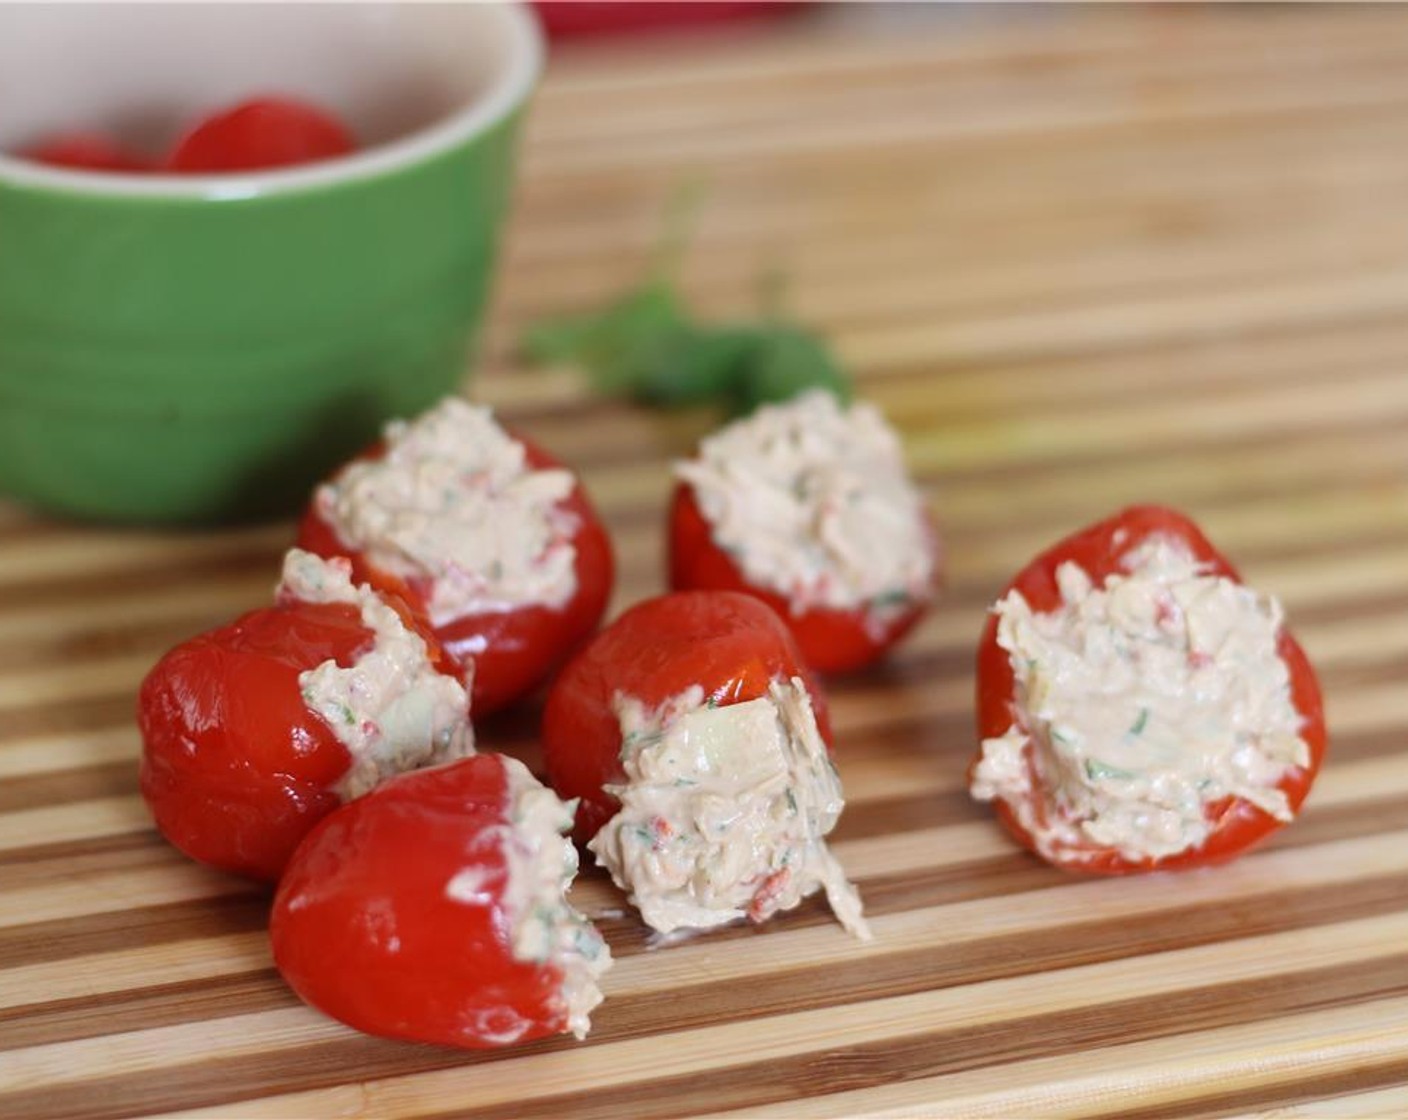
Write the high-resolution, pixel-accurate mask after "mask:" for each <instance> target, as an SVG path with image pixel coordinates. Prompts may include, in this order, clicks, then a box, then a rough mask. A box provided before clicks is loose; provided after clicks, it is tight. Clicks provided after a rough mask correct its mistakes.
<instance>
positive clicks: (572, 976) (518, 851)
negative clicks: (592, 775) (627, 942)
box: [445, 757, 611, 1042]
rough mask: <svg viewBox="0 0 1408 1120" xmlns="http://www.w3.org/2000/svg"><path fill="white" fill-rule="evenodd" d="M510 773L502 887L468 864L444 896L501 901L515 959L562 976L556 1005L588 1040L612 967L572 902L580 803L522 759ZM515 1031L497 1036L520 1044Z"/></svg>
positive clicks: (511, 762)
mask: <svg viewBox="0 0 1408 1120" xmlns="http://www.w3.org/2000/svg"><path fill="white" fill-rule="evenodd" d="M502 762H503V765H504V771H505V774H506V776H507V778H508V798H507V804H506V806H505V823H504V824H503V826H502V827H501V828H500V829H499V830H498V839H499V842H500V846H501V850H502V852H503V857H504V878H503V881H502V886H501V890H499V891H496V890H495V884H494V883H493V882H491V875H490V873H489V872H486V871H485V870H483V869H482V868H477V867H467V868H465V869H464V870H463V871H461V872H459V873H458V874H457V875H455V876H454V878H452V879H451V880H450V881H449V883H447V884H446V886H445V895H446V897H447V898H450V899H452V900H453V901H455V902H460V903H463V904H464V905H466V906H494V905H499V906H501V907H502V911H503V914H504V917H505V919H506V920H507V923H508V942H509V949H510V951H511V952H512V954H513V956H514V959H516V960H520V961H529V962H532V963H534V964H541V965H547V966H549V967H551V968H553V969H555V970H557V971H558V972H559V973H560V974H561V977H562V980H561V983H560V984H559V986H558V991H557V994H556V997H555V998H556V1008H555V1010H557V1011H558V1012H559V1013H560V1014H561V1016H562V1018H563V1021H564V1023H565V1024H566V1027H567V1029H568V1030H570V1031H571V1032H572V1033H573V1034H574V1035H576V1036H577V1037H578V1038H585V1037H586V1035H587V1031H588V1030H589V1029H590V1027H591V1022H590V1018H589V1016H590V1013H591V1011H592V1009H593V1008H595V1007H596V1006H597V1004H599V1003H600V1002H601V999H602V995H601V989H600V988H599V987H598V985H597V981H598V980H599V979H600V978H601V976H602V974H603V973H605V972H606V970H607V969H608V968H610V967H611V950H610V949H609V948H608V947H607V945H606V942H605V941H603V940H602V938H601V935H600V934H599V933H598V932H597V931H596V929H595V928H594V927H593V926H592V924H591V923H590V922H589V921H587V919H586V918H585V917H583V916H582V914H581V913H579V912H578V911H577V910H576V908H574V907H573V906H572V905H571V904H570V903H569V902H568V901H567V899H566V894H567V891H568V889H569V888H570V887H571V885H572V880H573V879H574V878H575V877H576V874H577V849H576V848H575V847H573V845H572V842H571V841H570V840H569V839H567V838H566V837H565V836H563V833H565V832H567V831H568V830H569V829H571V827H572V820H573V810H574V809H575V807H576V802H575V801H570V802H565V803H564V802H562V801H560V800H558V798H557V796H556V795H555V794H554V793H553V792H552V790H550V789H546V788H544V787H543V785H542V784H541V783H540V782H539V781H538V780H537V779H536V778H534V777H533V775H532V774H530V773H529V772H528V768H527V767H526V766H524V765H523V764H522V763H521V762H519V761H518V760H517V759H513V758H508V757H504V758H503V759H502ZM528 1026H529V1024H528V1023H527V1022H526V1021H524V1020H519V1021H518V1023H517V1025H516V1027H515V1028H514V1029H516V1031H517V1033H516V1034H514V1035H513V1036H512V1037H504V1034H505V1031H506V1030H507V1029H508V1028H507V1027H506V1028H505V1030H501V1031H499V1032H497V1033H496V1036H495V1040H497V1041H503V1042H516V1041H517V1040H518V1038H519V1037H521V1036H522V1034H523V1033H524V1032H525V1031H526V1030H527V1029H528Z"/></svg>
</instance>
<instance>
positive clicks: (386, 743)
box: [275, 548, 474, 801]
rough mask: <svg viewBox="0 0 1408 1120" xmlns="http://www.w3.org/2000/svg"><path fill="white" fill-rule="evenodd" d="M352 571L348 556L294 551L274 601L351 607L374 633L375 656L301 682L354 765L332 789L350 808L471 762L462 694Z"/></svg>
mask: <svg viewBox="0 0 1408 1120" xmlns="http://www.w3.org/2000/svg"><path fill="white" fill-rule="evenodd" d="M351 572H352V565H351V563H350V562H349V561H348V560H347V559H345V558H344V557H337V558H336V559H333V560H325V559H323V558H322V557H321V556H316V555H314V554H313V553H311V552H304V551H302V550H301V549H297V548H294V549H290V550H289V552H288V554H287V555H286V556H285V557H284V569H283V578H282V580H281V581H280V583H279V586H278V589H277V591H276V592H275V595H276V598H277V599H278V601H280V602H287V601H288V600H291V599H295V600H299V601H301V602H304V603H348V604H351V605H352V606H355V607H356V608H357V609H358V611H359V612H360V613H361V618H362V625H364V626H365V627H366V628H367V629H368V630H370V631H371V632H372V636H373V639H374V641H373V644H372V646H371V648H370V649H368V650H367V652H366V653H364V654H362V655H361V656H360V657H358V658H357V660H356V662H355V663H354V664H353V665H351V666H348V667H347V668H343V667H342V666H340V665H338V663H337V662H336V661H334V660H332V659H331V658H329V659H328V660H327V661H324V662H323V663H322V664H321V665H318V666H316V667H315V668H312V669H307V670H305V671H304V672H302V673H300V674H299V675H298V687H299V689H300V690H301V692H302V695H303V702H304V703H305V704H306V705H308V707H309V708H310V709H311V710H312V711H314V712H316V713H317V714H318V715H319V716H321V717H322V719H323V720H324V721H325V722H326V723H327V725H328V726H329V727H330V728H332V731H333V734H334V735H336V736H337V738H338V741H339V742H341V743H342V745H343V746H345V747H346V748H347V752H348V754H350V755H351V756H352V765H351V767H350V768H349V769H348V771H347V773H346V774H344V775H343V776H342V778H341V779H340V781H339V782H338V784H337V786H336V787H335V788H336V791H337V793H338V794H339V795H340V796H341V797H342V799H343V800H344V801H346V800H350V799H352V798H354V797H360V796H361V795H362V794H364V793H366V792H367V791H368V790H370V789H372V788H373V787H374V786H376V785H377V784H379V783H380V782H381V781H382V780H383V779H385V778H388V777H390V776H391V775H392V774H399V773H401V772H402V771H405V770H414V769H417V768H419V767H422V766H433V765H435V764H437V763H440V762H449V761H452V760H453V759H457V758H465V757H467V756H468V755H471V754H473V753H474V732H473V729H472V728H471V727H470V723H469V695H468V693H466V691H465V688H464V685H462V684H461V683H460V682H459V681H458V680H456V679H454V678H453V677H447V676H446V675H445V674H444V673H440V672H437V671H436V670H435V669H434V667H432V665H431V664H430V659H429V656H428V652H427V650H426V648H425V641H424V639H422V638H421V636H420V635H419V634H417V633H415V632H414V631H412V630H410V629H408V628H407V626H406V624H405V623H404V622H402V621H401V616H400V615H399V614H397V613H396V612H395V610H393V609H392V608H391V607H390V606H388V605H387V604H386V602H385V601H384V600H383V599H382V598H381V597H380V596H379V595H377V593H376V592H375V591H373V590H372V589H371V588H369V587H367V586H365V585H362V586H357V587H354V586H353V585H352V575H351Z"/></svg>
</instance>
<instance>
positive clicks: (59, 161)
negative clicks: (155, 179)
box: [18, 132, 156, 172]
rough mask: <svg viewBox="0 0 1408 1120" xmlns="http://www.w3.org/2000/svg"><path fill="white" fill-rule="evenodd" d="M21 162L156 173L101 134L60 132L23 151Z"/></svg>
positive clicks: (83, 169)
mask: <svg viewBox="0 0 1408 1120" xmlns="http://www.w3.org/2000/svg"><path fill="white" fill-rule="evenodd" d="M18 155H19V156H20V157H21V158H22V159H32V160H34V161H35V162H36V163H47V164H49V165H50V166H51V167H68V168H72V169H74V170H78V171H129V172H131V171H136V172H141V171H155V170H156V168H155V167H154V166H153V165H152V163H151V162H150V161H149V160H145V159H143V158H142V157H141V156H138V155H134V154H133V153H132V152H130V151H128V150H127V149H126V148H124V147H123V146H122V145H121V144H119V143H118V142H117V141H116V140H114V139H112V137H110V136H108V135H106V134H105V133H102V132H60V133H55V134H53V135H51V136H47V137H45V138H44V139H43V140H41V141H39V143H37V144H34V145H32V146H31V147H28V148H24V149H22V150H21V151H20V152H19V153H18Z"/></svg>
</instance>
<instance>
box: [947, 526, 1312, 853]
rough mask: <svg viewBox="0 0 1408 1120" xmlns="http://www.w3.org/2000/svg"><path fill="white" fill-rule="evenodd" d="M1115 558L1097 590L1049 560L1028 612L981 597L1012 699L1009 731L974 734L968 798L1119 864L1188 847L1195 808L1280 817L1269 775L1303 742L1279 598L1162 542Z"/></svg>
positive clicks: (1071, 849)
mask: <svg viewBox="0 0 1408 1120" xmlns="http://www.w3.org/2000/svg"><path fill="white" fill-rule="evenodd" d="M1121 564H1122V567H1123V568H1124V570H1125V573H1126V574H1122V575H1121V574H1116V575H1112V576H1110V577H1109V578H1108V579H1106V581H1105V583H1104V586H1103V587H1099V588H1097V587H1095V586H1094V585H1093V584H1092V581H1091V579H1090V577H1089V576H1088V575H1087V574H1086V572H1085V571H1084V570H1083V569H1082V568H1080V567H1079V566H1078V565H1076V564H1074V563H1069V562H1068V563H1065V564H1062V565H1061V566H1060V567H1059V568H1058V569H1057V573H1056V574H1057V583H1058V586H1059V588H1060V591H1061V598H1062V603H1061V606H1060V607H1059V608H1057V609H1056V610H1053V611H1050V612H1047V613H1042V614H1038V613H1034V612H1033V611H1032V609H1031V607H1030V606H1029V605H1028V603H1027V601H1026V600H1025V599H1024V598H1023V597H1022V595H1021V594H1020V593H1018V592H1016V591H1013V592H1012V593H1010V594H1009V595H1007V596H1006V597H1005V598H1004V599H1003V600H1002V601H1001V602H999V603H998V604H997V606H996V607H995V608H994V610H995V613H996V614H997V617H998V631H997V636H998V643H999V644H1000V645H1001V646H1002V648H1003V649H1005V650H1007V651H1008V653H1009V654H1010V656H1011V662H1012V669H1013V674H1014V676H1015V679H1016V704H1015V711H1014V712H1013V725H1012V727H1011V729H1010V730H1009V731H1008V732H1007V733H1006V734H1005V735H1003V736H1001V737H998V738H992V739H987V740H985V741H984V742H983V744H982V753H981V756H980V759H979V762H978V765H977V767H976V768H975V770H974V776H973V783H972V793H973V796H974V797H976V798H978V799H979V800H983V801H990V800H993V799H999V798H1000V799H1001V800H1003V801H1004V802H1006V804H1007V805H1008V807H1009V808H1010V809H1011V811H1012V812H1013V813H1014V815H1015V816H1016V817H1017V819H1018V821H1019V823H1020V824H1021V825H1022V827H1023V828H1025V829H1026V830H1027V831H1028V832H1029V833H1030V834H1031V835H1032V838H1033V840H1034V842H1035V843H1036V845H1037V847H1038V850H1039V851H1040V852H1041V853H1042V854H1043V855H1044V856H1046V858H1048V859H1051V860H1055V861H1060V862H1079V861H1080V860H1081V859H1082V858H1084V857H1085V856H1087V855H1088V854H1089V853H1090V849H1091V847H1092V846H1098V847H1101V848H1106V849H1111V848H1113V849H1115V850H1117V851H1118V852H1119V853H1120V854H1121V855H1122V856H1124V857H1125V858H1126V859H1130V860H1139V859H1144V858H1150V859H1161V858H1166V857H1169V856H1173V855H1176V854H1178V853H1180V852H1185V851H1188V850H1189V849H1193V848H1197V847H1198V846H1199V845H1201V844H1202V843H1203V842H1204V841H1205V840H1206V839H1207V838H1208V834H1209V832H1210V830H1211V827H1212V822H1210V821H1209V820H1208V816H1207V813H1206V808H1207V806H1209V805H1211V804H1213V803H1216V802H1218V801H1222V800H1224V799H1226V798H1233V797H1235V798H1241V799H1243V800H1245V801H1248V802H1250V803H1251V804H1253V805H1256V806H1258V807H1260V808H1262V809H1264V810H1265V811H1266V812H1267V813H1269V814H1271V815H1272V816H1274V817H1277V818H1278V819H1280V820H1289V819H1290V817H1291V808H1290V805H1289V804H1288V802H1287V800H1286V795H1285V793H1284V792H1283V791H1282V790H1281V789H1279V788H1278V786H1277V783H1278V782H1279V781H1280V780H1281V779H1282V778H1283V777H1284V776H1285V775H1286V774H1287V772H1288V771H1289V770H1291V769H1292V768H1294V767H1298V766H1306V765H1308V764H1309V761H1310V752H1309V748H1308V747H1307V745H1306V743H1305V741H1304V740H1303V739H1302V738H1301V737H1300V730H1301V722H1302V721H1301V717H1300V715H1299V713H1298V712H1297V711H1296V709H1295V706H1294V704H1293V703H1292V700H1291V689H1290V674H1289V671H1288V670H1287V668H1286V664H1285V662H1284V661H1283V660H1282V658H1281V657H1280V655H1279V653H1278V651H1277V640H1278V636H1279V634H1280V630H1281V623H1282V611H1281V607H1280V605H1279V604H1278V603H1277V602H1276V600H1275V599H1273V598H1271V597H1270V596H1267V595H1262V594H1259V593H1258V592H1256V591H1254V590H1252V589H1251V588H1248V587H1244V586H1242V585H1241V584H1239V583H1236V582H1235V581H1233V580H1230V579H1227V578H1225V577H1222V576H1213V575H1208V574H1206V573H1205V572H1204V571H1203V570H1201V569H1200V567H1199V565H1198V563H1197V562H1196V561H1195V560H1194V559H1193V557H1192V556H1191V555H1190V554H1189V552H1188V551H1187V549H1186V547H1185V546H1184V545H1183V544H1182V543H1181V542H1179V541H1177V540H1174V539H1172V538H1164V537H1159V538H1154V539H1151V540H1148V541H1146V542H1145V543H1143V544H1142V545H1140V546H1139V547H1138V548H1136V549H1133V550H1131V551H1130V552H1129V553H1128V554H1126V555H1125V556H1124V557H1123V558H1122V561H1121ZM1034 786H1035V794H1036V797H1035V798H1034V797H1033V792H1034V790H1033V787H1034ZM1038 798H1039V799H1041V804H1040V811H1038V810H1037V808H1036V807H1035V805H1034V802H1035V801H1036V800H1037V799H1038Z"/></svg>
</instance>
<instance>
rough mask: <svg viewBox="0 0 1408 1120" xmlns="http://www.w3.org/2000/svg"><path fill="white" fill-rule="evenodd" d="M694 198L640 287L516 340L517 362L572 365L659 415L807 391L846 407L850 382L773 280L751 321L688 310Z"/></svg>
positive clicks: (604, 388) (680, 203)
mask: <svg viewBox="0 0 1408 1120" xmlns="http://www.w3.org/2000/svg"><path fill="white" fill-rule="evenodd" d="M693 201H694V198H693V196H692V195H682V196H681V197H680V198H679V199H677V200H676V205H675V207H674V212H673V215H672V220H671V221H670V222H669V223H668V225H667V237H666V240H665V243H664V247H663V249H662V251H661V252H660V253H659V254H657V260H656V262H655V265H654V267H653V268H652V269H651V271H650V273H649V274H648V275H647V277H646V278H645V280H644V281H643V282H642V283H640V284H639V285H637V286H636V287H634V288H632V289H630V290H629V291H627V292H626V293H625V294H623V295H621V296H619V297H618V298H617V299H615V300H614V301H612V302H611V303H609V304H608V305H607V306H606V307H604V308H602V309H601V310H600V311H597V312H589V313H586V314H581V315H572V316H566V317H562V318H551V319H546V320H543V321H541V322H538V323H535V324H534V325H533V326H531V327H530V328H529V329H528V331H527V332H526V334H525V335H524V337H523V340H522V344H521V349H522V353H523V355H524V357H525V358H526V359H527V360H528V361H530V362H532V363H535V364H566V365H575V366H578V367H579V368H581V369H582V370H583V371H584V372H585V373H586V375H587V376H588V378H589V379H590V380H591V383H592V385H593V386H594V387H595V388H596V389H597V390H598V391H599V392H602V393H605V394H608V395H612V396H627V397H631V398H633V399H635V400H637V401H640V402H642V403H645V404H650V405H656V406H659V407H664V408H677V407H685V406H689V405H702V404H718V405H721V406H723V407H724V408H726V409H727V410H729V411H730V412H733V413H735V414H739V413H746V412H751V411H752V410H753V409H754V408H756V407H758V406H759V405H761V404H767V403H769V402H774V401H782V400H787V399H789V398H790V397H793V396H796V395H797V394H798V393H801V392H805V391H806V390H808V389H825V390H827V391H828V392H831V393H833V394H834V395H835V396H836V397H837V398H839V399H840V400H841V401H843V402H848V401H849V400H850V399H851V383H850V379H849V378H848V377H847V376H846V374H845V372H844V371H843V370H842V369H841V367H840V365H839V364H838V363H837V361H836V359H835V357H834V356H833V355H832V353H831V351H830V349H829V348H828V346H827V345H826V342H825V340H824V339H823V338H822V337H821V336H820V335H818V334H816V333H815V332H814V331H811V330H808V329H807V328H806V327H804V326H802V325H801V324H799V323H796V322H793V321H790V320H789V319H787V318H786V317H785V316H784V315H783V314H782V313H781V311H780V304H781V298H780V297H781V279H780V277H777V276H769V277H766V278H765V283H764V293H763V301H762V302H763V303H764V304H765V305H767V306H765V307H764V309H763V311H762V313H761V314H760V315H759V316H758V317H757V318H755V319H750V320H743V321H739V322H722V323H706V322H701V321H700V320H698V319H697V318H695V317H694V316H693V315H692V314H691V313H690V311H689V310H688V308H687V307H686V306H685V305H684V302H683V300H682V299H681V297H680V294H679V291H678V288H677V285H676V283H675V280H674V277H675V274H676V272H677V271H678V261H679V257H680V253H681V248H682V245H683V243H684V237H683V231H684V227H685V225H686V224H687V217H688V214H689V212H690V211H691V210H692V203H693Z"/></svg>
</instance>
